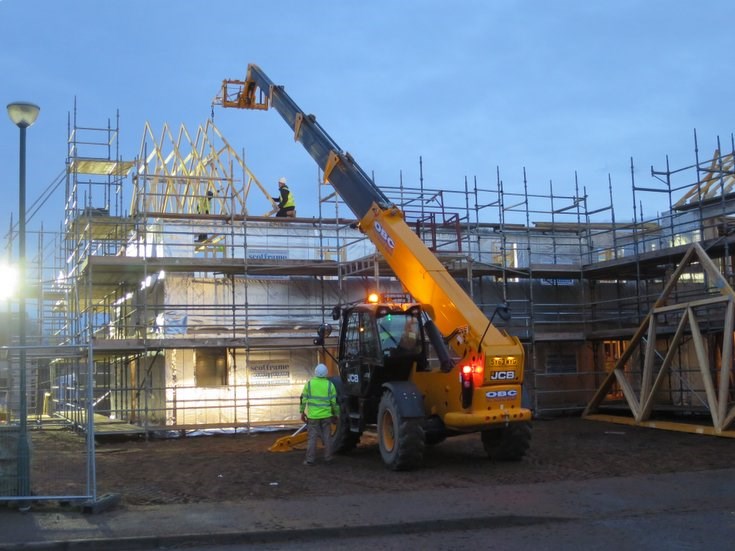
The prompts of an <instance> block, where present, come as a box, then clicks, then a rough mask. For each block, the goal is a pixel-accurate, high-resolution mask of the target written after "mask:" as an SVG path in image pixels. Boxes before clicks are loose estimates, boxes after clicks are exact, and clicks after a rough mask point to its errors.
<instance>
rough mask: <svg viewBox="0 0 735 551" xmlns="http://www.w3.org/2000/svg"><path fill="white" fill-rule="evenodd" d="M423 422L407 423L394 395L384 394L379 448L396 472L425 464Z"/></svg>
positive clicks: (380, 408)
mask: <svg viewBox="0 0 735 551" xmlns="http://www.w3.org/2000/svg"><path fill="white" fill-rule="evenodd" d="M422 421H423V420H422V419H403V418H402V417H401V413H400V411H399V409H398V403H397V402H396V399H395V397H394V396H393V393H392V392H390V391H387V392H384V393H383V396H382V398H381V399H380V405H379V406H378V447H379V448H380V455H381V456H382V458H383V462H384V463H385V465H386V466H387V467H388V468H389V469H391V470H394V471H406V470H409V469H416V468H418V467H420V466H421V465H422V464H423V462H424V446H425V444H424V429H423V427H422V426H421V423H422Z"/></svg>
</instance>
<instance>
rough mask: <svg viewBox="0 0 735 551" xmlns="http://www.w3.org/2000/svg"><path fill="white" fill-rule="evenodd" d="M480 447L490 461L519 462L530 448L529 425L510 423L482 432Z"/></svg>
mask: <svg viewBox="0 0 735 551" xmlns="http://www.w3.org/2000/svg"><path fill="white" fill-rule="evenodd" d="M482 446H483V447H484V448H485V453H487V456H488V457H489V458H490V459H498V460H500V461H519V460H520V459H521V458H522V457H523V456H524V455H526V452H527V451H528V448H529V447H530V446H531V423H526V422H523V423H521V422H518V423H511V424H509V425H508V426H506V427H502V428H499V429H489V430H484V431H482Z"/></svg>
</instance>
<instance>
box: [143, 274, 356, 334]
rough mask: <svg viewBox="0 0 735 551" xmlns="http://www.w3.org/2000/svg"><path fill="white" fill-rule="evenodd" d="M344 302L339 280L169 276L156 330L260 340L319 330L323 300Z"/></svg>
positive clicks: (330, 303) (170, 332)
mask: <svg viewBox="0 0 735 551" xmlns="http://www.w3.org/2000/svg"><path fill="white" fill-rule="evenodd" d="M361 294H362V293H361ZM322 301H324V303H323V302H322ZM338 302H340V299H339V288H338V286H337V282H336V281H327V282H321V281H319V280H317V279H314V278H288V279H284V278H277V279H275V278H274V279H250V278H234V279H225V278H192V277H186V276H180V275H179V276H177V275H169V276H167V277H166V279H165V292H164V301H163V304H162V305H160V306H158V307H156V308H154V309H157V310H158V311H155V312H153V313H152V315H153V316H154V318H155V325H156V332H157V333H159V334H161V335H166V336H176V335H190V336H193V335H201V336H204V335H207V334H209V335H220V336H221V335H225V336H232V335H236V336H248V337H249V338H252V339H257V338H259V337H261V336H263V337H265V336H266V334H265V333H264V332H267V336H268V337H269V338H273V337H275V336H278V335H280V336H283V337H288V336H293V335H294V332H297V333H303V332H304V331H308V332H309V334H314V333H315V331H316V327H318V326H319V324H320V323H322V320H323V316H324V306H323V304H327V305H333V304H337V303H338ZM246 305H247V307H246ZM149 308H151V307H150V306H149Z"/></svg>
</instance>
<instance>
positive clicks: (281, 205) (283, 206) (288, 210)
mask: <svg viewBox="0 0 735 551" xmlns="http://www.w3.org/2000/svg"><path fill="white" fill-rule="evenodd" d="M278 192H279V194H280V195H279V197H271V199H273V201H275V202H276V203H278V212H277V213H276V216H277V217H279V218H284V217H288V218H294V217H295V216H296V202H295V201H294V198H293V193H291V190H289V189H288V186H287V185H286V178H284V177H281V178H280V179H279V180H278Z"/></svg>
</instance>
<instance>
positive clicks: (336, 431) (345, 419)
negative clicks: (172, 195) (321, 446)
mask: <svg viewBox="0 0 735 551" xmlns="http://www.w3.org/2000/svg"><path fill="white" fill-rule="evenodd" d="M330 438H331V439H332V450H333V451H334V453H339V454H344V453H348V452H350V451H352V450H354V449H355V447H357V444H358V443H359V442H360V433H359V432H352V431H351V430H350V410H349V408H348V400H347V398H346V397H345V396H340V398H339V418H338V419H337V424H336V425H333V426H332V434H331V436H330Z"/></svg>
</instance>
